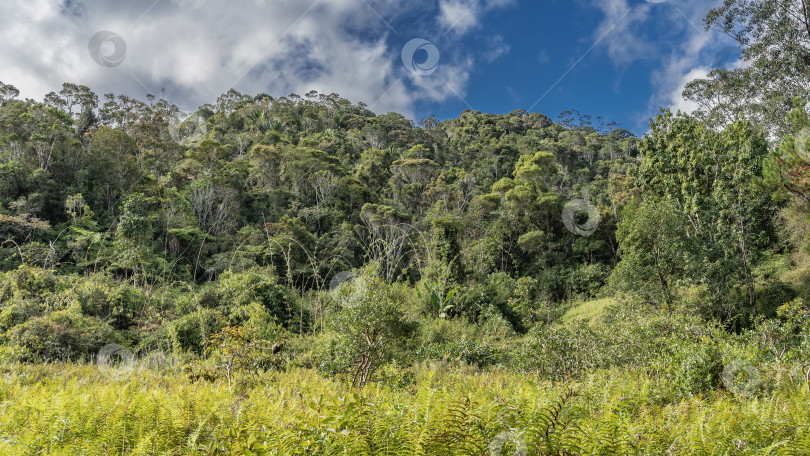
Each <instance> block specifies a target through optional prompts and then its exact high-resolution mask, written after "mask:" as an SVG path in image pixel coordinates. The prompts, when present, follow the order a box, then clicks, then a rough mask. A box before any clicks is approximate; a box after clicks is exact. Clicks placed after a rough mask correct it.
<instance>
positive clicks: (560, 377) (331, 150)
mask: <svg viewBox="0 0 810 456" xmlns="http://www.w3.org/2000/svg"><path fill="white" fill-rule="evenodd" d="M808 23H810V13H808V9H807V8H806V2H803V1H801V2H800V1H775V0H768V1H764V2H753V1H747V0H726V2H725V4H724V5H723V6H721V7H718V8H717V9H715V10H712V11H711V12H710V13H709V14H708V16H707V18H706V25H707V27H709V28H717V29H720V30H722V31H724V32H726V33H728V34H730V35H732V36H733V37H734V38H735V39H737V40H738V42H739V43H740V44H741V46H743V48H744V53H743V56H744V59H745V60H746V62H747V63H748V64H747V65H744V66H742V67H740V68H736V69H717V70H714V71H713V72H712V73H710V74H709V76H708V78H706V79H700V80H697V81H694V82H692V83H691V84H689V85H688V86H687V88H686V92H685V96H687V97H688V98H690V99H691V100H693V101H696V102H698V104H699V105H700V106H701V107H700V109H698V111H696V112H695V113H692V114H682V113H672V112H670V111H661V112H660V113H659V114H658V115H656V116H655V117H654V118H653V119H651V121H650V129H649V132H648V133H646V134H645V135H643V136H642V137H637V136H635V135H633V134H632V133H631V132H629V131H627V130H625V129H622V128H619V127H618V126H617V125H616V124H612V123H609V122H607V121H605V120H603V119H599V118H596V119H594V118H591V117H589V116H588V115H584V114H580V113H579V112H577V111H568V112H565V113H562V114H560V115H559V116H556V117H555V118H553V119H552V118H550V117H548V116H546V115H543V114H539V113H533V112H526V111H522V110H517V111H513V112H511V113H509V114H504V115H495V114H485V113H481V112H477V111H470V110H468V111H465V112H463V113H461V115H459V116H458V118H455V119H449V120H441V121H440V120H437V119H436V118H435V117H428V118H425V119H422V120H421V121H419V122H418V123H414V122H413V121H411V120H408V119H407V118H405V117H403V116H402V115H399V114H396V113H389V114H385V115H378V114H375V113H373V112H372V111H371V110H369V109H368V107H367V106H366V105H364V104H363V103H359V104H353V103H351V102H349V101H347V100H345V99H343V98H341V97H340V96H339V95H336V94H330V95H326V94H320V93H316V92H311V93H308V94H306V95H303V96H298V95H288V96H283V97H276V96H271V95H268V94H258V95H251V94H243V93H239V92H238V91H235V90H230V91H229V92H227V93H225V94H223V95H221V96H220V97H219V98H218V99H217V100H216V101H215V102H214V103H213V104H207V105H204V106H201V107H200V108H199V109H198V110H197V111H196V112H190V113H186V112H182V111H180V109H179V108H178V107H177V106H175V105H173V104H172V103H170V102H168V101H166V100H165V99H163V98H161V97H157V96H153V95H149V96H147V97H146V98H145V99H144V100H140V99H135V98H130V97H128V96H126V95H116V94H112V93H111V94H104V95H99V94H96V93H94V92H93V91H92V90H91V89H90V88H88V87H85V86H82V85H78V84H72V83H65V84H64V85H63V86H62V87H61V89H60V90H59V91H58V92H52V93H50V94H48V95H47V96H46V97H45V99H44V100H41V101H36V100H30V99H25V100H23V99H20V97H19V91H18V90H17V89H16V88H15V87H14V86H13V85H12V84H10V83H5V84H4V83H0V242H1V243H0V360H2V366H0V370H2V379H3V380H2V382H0V453H2V454H26V455H28V454H32V455H33V454H65V455H75V454H99V455H101V454H104V455H107V454H144V455H146V454H149V455H157V454H212V455H213V454H240V455H241V454H250V455H264V454H267V455H270V454H289V455H292V454H295V455H315V454H373V455H378V454H396V455H408V454H422V455H443V454H447V455H461V454H466V455H489V454H492V455H496V454H497V455H501V454H509V455H513V454H514V455H526V454H532V455H533V454H542V455H565V454H810V341H809V340H808V336H810V332H809V330H808V321H810V145H808V139H810V115H808V109H807V106H806V104H805V103H806V102H807V101H808V100H810V94H808V93H807V88H808V87H810V77H808V75H810V59H808V57H807V56H808V55H810V45H808V43H810V28H808V27H807V26H806V25H807V24H808Z"/></svg>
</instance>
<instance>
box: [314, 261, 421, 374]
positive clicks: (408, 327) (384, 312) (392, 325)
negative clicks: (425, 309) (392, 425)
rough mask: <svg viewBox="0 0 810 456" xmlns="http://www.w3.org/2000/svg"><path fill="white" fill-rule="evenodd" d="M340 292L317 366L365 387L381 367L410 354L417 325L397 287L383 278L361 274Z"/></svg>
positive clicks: (325, 371)
mask: <svg viewBox="0 0 810 456" xmlns="http://www.w3.org/2000/svg"><path fill="white" fill-rule="evenodd" d="M340 292H341V293H342V296H341V297H340V298H339V306H340V307H339V308H338V309H337V311H336V314H335V315H334V316H333V318H332V320H331V321H330V322H329V323H330V324H329V329H330V333H329V334H328V335H327V337H326V338H325V342H326V346H325V347H324V348H323V350H322V351H321V358H322V359H321V362H320V363H319V366H318V369H319V370H320V371H321V372H324V373H327V374H332V375H334V374H348V375H349V376H350V377H351V380H352V383H353V384H354V385H355V386H357V387H358V388H362V387H363V385H365V384H366V383H367V382H368V381H369V380H371V377H372V375H373V374H374V373H375V371H376V370H377V369H379V368H380V367H381V366H383V365H384V364H386V363H388V362H390V361H392V360H395V359H404V358H406V357H407V349H408V345H410V344H409V341H410V336H411V335H412V334H413V332H414V330H415V329H416V325H415V323H413V322H410V321H407V320H406V319H405V314H404V312H403V310H402V306H403V303H402V301H401V299H400V298H401V296H400V295H398V294H397V293H396V292H395V289H394V287H392V286H391V285H390V284H387V283H385V282H384V281H382V280H380V279H377V278H372V277H358V278H356V279H355V280H354V281H352V282H351V283H347V284H344V285H343V286H342V287H341V288H340Z"/></svg>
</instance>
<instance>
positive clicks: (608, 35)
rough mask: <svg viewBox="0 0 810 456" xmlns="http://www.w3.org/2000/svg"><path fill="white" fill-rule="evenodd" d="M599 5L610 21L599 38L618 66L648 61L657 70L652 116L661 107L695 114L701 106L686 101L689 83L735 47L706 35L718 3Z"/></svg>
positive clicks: (609, 1) (616, 1)
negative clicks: (706, 21) (708, 18)
mask: <svg viewBox="0 0 810 456" xmlns="http://www.w3.org/2000/svg"><path fill="white" fill-rule="evenodd" d="M594 5H596V6H597V7H599V8H600V9H601V10H602V11H603V12H604V15H605V17H604V19H603V20H602V22H601V24H600V26H599V28H598V30H597V31H596V32H595V34H594V35H595V36H596V37H597V38H598V37H601V36H604V38H603V46H605V47H606V48H607V53H608V55H609V56H610V58H611V59H612V60H613V62H614V63H616V64H617V65H629V64H631V63H633V62H637V61H647V62H652V63H653V65H654V66H655V67H656V69H654V70H653V72H652V75H651V82H652V84H653V87H654V91H655V92H654V93H653V95H652V96H651V97H650V106H649V112H657V110H658V108H659V107H664V108H670V109H672V110H673V111H677V110H681V111H684V112H692V111H694V110H695V109H696V108H697V105H696V104H695V103H692V102H690V101H688V100H686V99H684V98H683V96H682V92H683V89H684V87H685V86H686V84H687V83H688V82H689V81H692V80H694V79H697V78H701V77H705V76H706V75H707V74H708V72H709V71H710V68H711V66H712V65H713V64H715V63H716V61H717V60H718V53H726V54H728V46H729V44H732V43H730V39H729V38H728V37H727V36H725V35H723V34H721V33H718V32H714V31H708V32H707V31H705V30H703V18H704V17H705V16H706V13H707V12H708V11H709V10H710V9H711V8H712V7H714V6H716V5H717V1H716V0H695V1H692V2H674V1H660V2H645V3H643V4H638V3H636V4H635V5H634V4H630V3H628V1H627V0H598V1H597V0H595V1H594ZM622 18H623V19H622ZM727 57H728V56H726V58H727ZM738 64H739V62H737V63H732V65H738Z"/></svg>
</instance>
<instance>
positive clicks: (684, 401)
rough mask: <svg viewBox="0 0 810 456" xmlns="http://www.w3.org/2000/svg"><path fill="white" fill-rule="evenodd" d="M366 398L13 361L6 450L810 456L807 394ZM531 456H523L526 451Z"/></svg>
mask: <svg viewBox="0 0 810 456" xmlns="http://www.w3.org/2000/svg"><path fill="white" fill-rule="evenodd" d="M407 373H408V374H409V375H404V374H405V372H402V374H403V376H402V377H403V378H402V379H400V380H402V381H399V382H397V383H398V384H397V385H396V386H391V384H392V382H390V381H389V382H386V383H371V384H369V385H368V386H367V387H366V388H365V389H364V390H363V391H362V393H358V391H356V390H355V389H353V388H351V387H350V386H348V383H347V382H345V381H342V380H340V379H327V378H323V377H321V376H320V375H318V374H317V373H316V372H315V371H312V370H306V369H292V370H289V371H287V372H282V373H272V372H269V373H265V374H262V375H259V376H251V377H244V378H242V379H241V380H240V381H239V382H237V384H236V385H235V386H234V387H233V388H231V389H229V388H228V386H227V384H226V383H224V382H216V383H210V382H205V381H199V382H192V381H191V380H189V379H188V378H187V377H185V376H184V375H183V374H181V373H168V374H167V373H157V372H154V371H151V370H147V369H142V368H139V369H136V370H134V371H133V372H131V373H129V374H128V375H124V376H121V378H117V377H115V376H109V375H106V374H105V372H104V371H102V370H99V369H97V368H95V367H93V366H79V365H61V364H49V365H10V366H5V367H4V368H3V369H2V377H3V381H2V382H0V454H3V455H29V454H30V455H34V454H51V455H113V454H137V455H158V454H160V455H164V454H168V455H190V454H286V455H315V454H392V455H393V454H396V455H409V454H414V455H416V454H424V455H433V454H448V455H455V454H470V455H489V454H510V455H511V454H810V397H808V393H805V392H803V391H801V390H793V389H790V388H778V389H776V390H775V391H774V392H772V393H770V394H769V395H768V396H767V397H735V396H733V395H731V394H730V393H727V392H721V391H718V392H714V393H711V394H709V395H706V396H695V397H686V398H678V399H673V396H672V395H671V393H670V392H669V391H668V389H667V387H666V385H662V384H659V383H658V382H657V381H655V380H654V379H652V378H650V377H648V376H646V375H644V374H643V373H641V372H619V371H602V372H599V373H596V374H593V375H591V376H588V377H587V378H585V379H583V380H581V381H576V382H574V381H572V382H563V383H552V382H548V381H544V380H539V379H536V378H533V377H532V376H528V375H517V374H514V373H509V372H503V371H498V370H491V371H486V372H476V371H475V370H472V369H455V368H450V367H447V366H443V365H439V364H434V365H427V364H423V365H421V366H419V367H417V368H414V369H412V370H409V371H408V372H407ZM521 451H525V453H521Z"/></svg>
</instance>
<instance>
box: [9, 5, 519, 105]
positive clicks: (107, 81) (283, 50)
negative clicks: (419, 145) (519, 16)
mask: <svg viewBox="0 0 810 456" xmlns="http://www.w3.org/2000/svg"><path fill="white" fill-rule="evenodd" d="M509 3H511V0H480V1H479V2H465V1H463V0H438V3H437V2H436V0H432V1H430V0H415V1H412V2H390V1H384V0H295V1H292V0H245V1H243V2H237V3H231V2H221V1H214V0H157V1H155V0H135V1H127V2H121V1H115V0H92V1H91V0H62V2H61V3H59V2H58V1H56V0H5V1H4V2H2V3H0V40H2V41H3V42H4V43H5V44H4V45H3V46H2V47H0V61H2V62H3V65H2V67H0V81H3V82H5V83H9V84H13V85H15V86H17V87H18V88H19V89H20V90H21V92H22V95H23V96H25V97H30V98H35V99H41V98H42V97H43V96H44V94H45V93H47V92H49V91H52V90H58V88H59V86H60V85H61V83H62V82H74V83H79V84H84V85H87V86H89V87H91V88H92V89H93V90H95V91H96V92H97V93H106V92H115V93H125V94H129V95H138V94H142V95H145V94H146V93H152V94H154V95H157V96H161V93H162V92H164V91H165V96H166V98H167V99H169V100H171V101H173V102H175V103H177V104H178V105H180V106H181V108H184V109H193V108H195V107H196V106H198V105H200V104H203V103H209V102H212V101H213V100H214V99H215V98H216V97H217V96H218V95H219V94H221V93H224V92H226V91H227V90H228V89H230V88H235V89H237V90H239V91H242V92H246V93H259V92H266V93H269V94H272V95H275V96H280V95H287V94H289V93H292V92H295V93H299V94H302V93H306V92H309V91H310V90H318V91H320V92H324V93H339V94H340V95H341V96H344V97H346V98H349V99H350V100H352V101H355V102H359V101H363V102H366V103H367V104H369V105H371V104H372V103H374V109H375V110H376V111H377V112H388V111H399V112H402V113H404V114H406V115H410V114H411V113H412V110H413V109H414V104H415V103H418V102H420V101H443V100H446V99H448V98H450V97H455V96H456V93H455V92H454V91H453V90H448V89H447V86H448V85H449V86H452V87H455V88H457V90H458V91H459V92H460V93H463V91H464V87H465V85H466V84H467V81H468V80H469V74H470V70H471V68H472V67H473V65H472V64H471V60H470V57H465V56H454V55H453V54H451V53H447V54H443V55H442V63H441V66H440V68H439V70H438V71H436V73H435V74H433V75H431V77H418V76H415V75H413V74H411V73H408V71H407V70H406V69H405V68H404V66H403V65H402V63H401V59H400V50H401V48H402V46H403V45H404V44H405V42H407V41H408V40H409V39H411V38H413V37H415V36H424V35H428V36H426V38H433V36H430V35H431V34H432V35H435V39H441V38H442V36H441V35H440V34H439V33H437V32H436V31H437V30H445V33H446V34H447V35H448V36H447V37H445V40H446V42H448V43H449V40H453V39H458V38H459V37H460V36H462V35H464V34H465V33H468V32H469V31H470V30H473V29H474V28H475V27H477V26H478V25H479V24H480V21H481V15H482V14H483V13H484V12H486V11H489V10H491V9H493V8H499V7H502V6H505V5H507V4H509ZM464 8H467V9H466V10H465V9H464ZM415 15H416V16H418V17H420V18H422V19H421V20H420V21H416V22H414V21H409V22H398V19H399V18H412V17H414V16H415ZM100 30H109V31H111V32H113V33H115V34H117V35H118V36H120V37H121V38H122V39H123V40H124V42H125V43H126V49H127V52H126V56H125V58H124V60H123V62H121V63H120V65H117V66H114V65H110V66H104V65H99V64H98V63H97V62H96V61H94V60H93V58H92V57H91V55H90V51H89V49H88V43H89V42H90V40H91V37H93V35H94V34H95V33H96V32H98V31H100ZM450 32H452V33H450ZM111 45H112V43H111V42H109V41H108V42H107V43H106V44H105V46H106V47H102V48H101V50H100V52H101V55H102V56H103V55H107V54H109V53H110V52H112V51H113V50H112V49H109V47H110V46H111ZM504 47H505V45H503V43H502V46H501V48H504ZM493 52H494V51H493ZM481 58H484V59H486V58H488V57H487V56H482V57H481ZM442 88H444V89H442Z"/></svg>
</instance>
